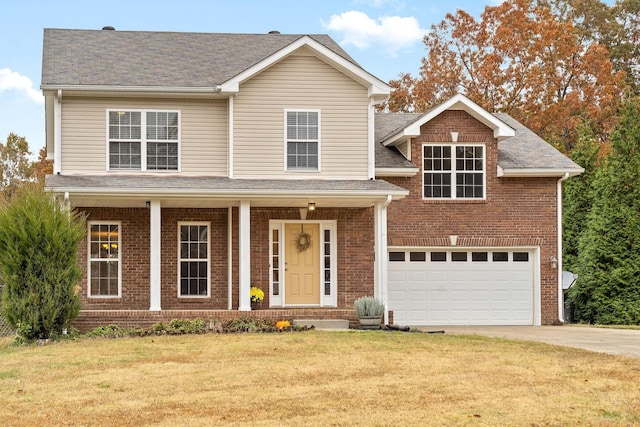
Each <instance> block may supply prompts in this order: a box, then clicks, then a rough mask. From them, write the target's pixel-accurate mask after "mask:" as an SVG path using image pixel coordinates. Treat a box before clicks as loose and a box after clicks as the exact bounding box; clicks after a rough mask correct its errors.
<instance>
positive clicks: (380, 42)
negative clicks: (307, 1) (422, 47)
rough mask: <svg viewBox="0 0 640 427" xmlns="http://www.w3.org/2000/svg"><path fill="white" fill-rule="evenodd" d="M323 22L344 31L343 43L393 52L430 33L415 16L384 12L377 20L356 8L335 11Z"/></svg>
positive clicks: (327, 26) (328, 27)
mask: <svg viewBox="0 0 640 427" xmlns="http://www.w3.org/2000/svg"><path fill="white" fill-rule="evenodd" d="M322 25H323V26H324V27H325V28H326V29H327V30H329V31H335V32H337V33H340V34H342V36H343V39H342V41H341V42H340V44H343V45H353V46H355V47H356V48H358V49H368V48H370V47H373V46H381V47H382V48H383V50H384V51H385V52H386V53H387V54H389V55H390V56H396V55H397V54H398V52H400V51H403V50H406V49H409V48H410V47H412V46H413V45H414V44H415V43H417V42H420V41H421V40H422V38H423V37H424V35H425V34H426V33H427V30H426V29H424V28H420V24H419V23H418V20H417V19H416V18H414V17H412V16H409V17H401V16H382V17H380V18H378V19H377V20H376V19H373V18H370V17H369V16H367V14H366V13H364V12H360V11H357V10H351V11H349V12H344V13H341V14H340V15H332V16H331V19H330V20H329V23H324V22H323V23H322Z"/></svg>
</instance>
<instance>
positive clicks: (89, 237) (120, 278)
mask: <svg viewBox="0 0 640 427" xmlns="http://www.w3.org/2000/svg"><path fill="white" fill-rule="evenodd" d="M93 225H117V226H118V259H117V261H118V294H117V295H93V294H92V293H91V262H92V261H102V260H103V259H102V258H92V257H91V226H93ZM121 296H122V222H121V221H88V222H87V297H88V298H100V299H112V298H120V297H121Z"/></svg>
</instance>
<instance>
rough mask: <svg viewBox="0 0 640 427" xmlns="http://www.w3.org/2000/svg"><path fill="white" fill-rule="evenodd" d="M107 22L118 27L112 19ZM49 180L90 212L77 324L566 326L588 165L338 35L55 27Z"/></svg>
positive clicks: (50, 51)
mask: <svg viewBox="0 0 640 427" xmlns="http://www.w3.org/2000/svg"><path fill="white" fill-rule="evenodd" d="M105 28H107V27H105ZM41 88H42V90H43V92H44V95H45V100H46V102H45V111H46V133H47V153H48V156H49V157H50V158H51V159H53V160H54V174H53V175H50V176H48V177H47V181H46V188H47V189H48V190H49V191H51V192H53V193H54V194H55V195H57V196H58V197H61V198H64V200H67V201H68V203H69V204H70V205H71V206H72V207H73V208H75V209H78V210H80V211H82V212H84V213H85V214H86V216H87V237H86V242H85V243H84V244H83V245H82V248H81V253H80V259H81V262H82V263H83V265H84V266H86V274H85V277H84V279H83V282H82V286H81V288H82V291H81V299H82V311H81V314H80V317H79V318H78V320H77V326H79V327H80V328H81V329H86V328H88V327H91V326H95V325H97V324H104V323H120V324H123V325H148V324H150V323H155V322H157V321H161V320H164V321H166V320H169V319H172V318H181V317H199V318H205V319H225V318H230V317H235V316H238V315H243V314H244V315H246V314H248V313H249V312H250V311H251V310H252V308H251V304H250V293H249V289H250V287H252V286H257V287H259V288H261V289H263V290H264V292H265V301H264V302H263V306H262V307H261V309H260V310H257V311H254V312H252V313H251V314H253V315H259V316H263V317H270V318H275V319H279V318H293V319H309V318H313V319H319V318H339V319H352V320H353V319H354V318H355V317H354V313H353V301H354V300H355V299H356V298H358V297H360V296H363V295H375V296H376V297H378V298H380V299H381V300H383V301H384V302H385V304H386V305H387V313H386V319H385V320H386V321H387V322H395V323H399V324H406V325H417V324H420V325H429V324H431V325H435V324H437V325H446V324H529V325H531V324H552V323H558V322H559V321H561V320H562V317H561V306H562V293H561V292H562V288H561V285H560V282H559V278H560V276H561V243H560V242H561V238H560V237H561V236H560V228H559V224H560V219H561V205H560V197H561V182H562V181H563V180H564V179H566V178H567V177H569V176H571V175H575V174H579V173H580V172H581V171H582V170H581V168H580V167H579V166H577V165H576V164H574V163H573V162H571V161H570V160H569V159H567V158H566V157H565V156H563V155H562V154H561V153H559V152H558V151H556V150H555V149H554V148H552V147H551V146H550V145H549V144H547V143H546V142H544V141H543V140H541V139H540V138H538V137H537V136H536V135H535V134H533V133H532V132H531V131H529V130H528V129H526V128H525V127H523V126H522V125H521V124H519V123H518V122H516V121H515V120H513V119H511V118H510V117H509V116H506V115H503V114H496V115H494V114H490V113H489V112H487V111H484V110H483V109H482V108H480V107H479V106H478V105H476V104H474V103H473V102H471V101H470V100H468V99H467V98H465V97H464V96H461V95H459V96H456V97H454V98H452V99H451V100H449V101H447V102H445V103H444V104H442V105H440V106H438V107H436V108H434V109H432V110H431V111H429V112H427V113H426V114H376V113H375V108H376V105H378V104H380V103H381V102H384V101H385V100H386V99H387V98H388V96H389V94H390V91H391V88H390V87H389V86H388V85H387V83H385V82H383V81H381V80H380V79H378V78H376V77H375V76H373V75H371V74H370V73H368V72H367V71H365V70H364V69H362V68H361V67H360V66H359V65H358V64H357V63H356V62H355V61H354V60H353V59H352V58H351V57H350V56H349V55H348V54H347V53H346V52H345V51H344V50H343V49H342V48H341V47H340V46H339V45H337V44H336V43H335V42H334V41H333V40H332V39H331V38H330V37H328V36H326V35H291V34H280V33H277V32H273V33H269V34H210V33H170V32H142V31H140V32H138V31H135V32H134V31H116V30H112V29H104V30H97V31H94V30H62V29H45V31H44V53H43V71H42V86H41Z"/></svg>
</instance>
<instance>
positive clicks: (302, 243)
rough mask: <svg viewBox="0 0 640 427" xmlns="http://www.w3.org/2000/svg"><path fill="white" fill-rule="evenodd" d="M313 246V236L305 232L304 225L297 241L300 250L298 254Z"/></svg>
mask: <svg viewBox="0 0 640 427" xmlns="http://www.w3.org/2000/svg"><path fill="white" fill-rule="evenodd" d="M310 246H311V235H310V234H309V233H305V232H304V225H302V230H301V231H300V234H298V240H296V247H297V248H298V252H304V251H306V250H307V249H309V247H310Z"/></svg>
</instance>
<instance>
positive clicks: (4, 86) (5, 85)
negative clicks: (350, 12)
mask: <svg viewBox="0 0 640 427" xmlns="http://www.w3.org/2000/svg"><path fill="white" fill-rule="evenodd" d="M6 90H15V91H18V92H22V93H23V94H25V95H27V96H28V97H29V98H30V99H32V100H33V101H35V102H37V103H40V104H41V103H44V97H43V96H42V93H41V92H40V91H39V90H36V89H35V88H34V87H33V82H32V81H31V79H30V78H29V77H27V76H23V75H22V74H20V73H18V72H16V71H11V70H10V69H9V68H0V92H3V91H6Z"/></svg>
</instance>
